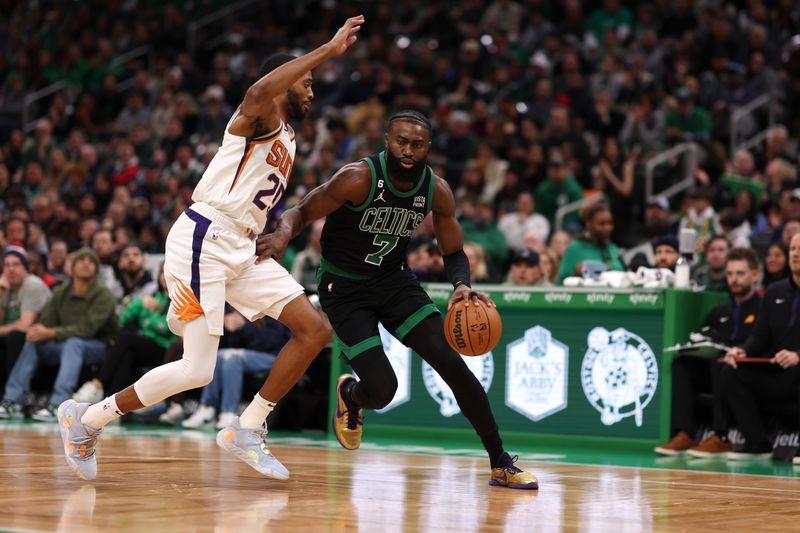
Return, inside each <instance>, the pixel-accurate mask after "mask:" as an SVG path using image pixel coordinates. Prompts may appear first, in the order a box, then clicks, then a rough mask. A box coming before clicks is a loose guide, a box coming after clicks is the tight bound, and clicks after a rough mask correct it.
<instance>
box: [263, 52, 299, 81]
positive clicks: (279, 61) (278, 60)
mask: <svg viewBox="0 0 800 533" xmlns="http://www.w3.org/2000/svg"><path fill="white" fill-rule="evenodd" d="M293 59H297V56H293V55H292V54H284V53H277V54H272V55H271V56H269V57H268V58H267V59H266V60H265V61H264V62H263V63H262V64H261V75H262V76H266V75H267V74H269V73H270V72H272V71H273V70H275V69H276V68H278V67H280V66H281V65H283V64H286V63H288V62H289V61H291V60H293Z"/></svg>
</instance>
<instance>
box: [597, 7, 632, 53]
mask: <svg viewBox="0 0 800 533" xmlns="http://www.w3.org/2000/svg"><path fill="white" fill-rule="evenodd" d="M632 25H633V13H631V11H630V10H629V9H628V8H627V7H623V6H620V2H619V0H603V7H602V9H596V10H594V11H593V12H592V14H591V15H590V16H589V23H588V27H589V31H591V32H592V34H594V37H595V38H596V39H597V40H598V42H601V43H602V42H603V38H604V37H605V33H606V30H608V29H612V30H614V31H615V32H617V35H618V36H619V37H620V38H621V39H623V38H625V37H626V36H627V35H629V34H630V31H631V26H632Z"/></svg>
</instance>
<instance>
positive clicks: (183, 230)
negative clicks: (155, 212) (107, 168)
mask: <svg viewBox="0 0 800 533" xmlns="http://www.w3.org/2000/svg"><path fill="white" fill-rule="evenodd" d="M255 250H256V246H255V236H254V235H252V234H248V232H247V230H246V229H243V228H242V227H241V226H240V225H238V224H237V223H236V222H234V221H233V220H231V219H230V218H228V217H226V216H225V215H223V214H222V213H220V212H219V211H217V210H216V209H214V208H213V207H211V206H209V205H208V204H205V203H202V202H199V203H195V204H192V206H191V207H189V208H188V209H187V210H186V211H184V212H183V213H182V214H181V216H180V217H178V220H176V221H175V224H174V225H173V226H172V228H171V229H170V230H169V235H168V236H167V243H166V254H165V261H164V276H165V277H166V280H167V287H168V288H169V297H170V299H171V300H172V303H171V305H170V310H169V316H168V321H169V328H170V330H172V332H173V333H175V334H176V335H181V334H182V333H183V326H184V324H185V323H186V322H188V321H189V320H192V319H194V318H197V317H198V316H200V315H203V314H204V315H205V316H206V321H207V322H208V332H209V333H210V334H211V335H222V332H223V326H222V324H223V318H224V315H225V302H226V301H227V302H228V303H229V304H231V305H232V306H233V307H234V308H235V309H236V310H237V311H239V312H240V313H241V314H242V315H243V316H244V317H245V318H247V319H248V320H251V321H253V320H257V319H259V318H261V317H263V316H265V315H266V316H270V317H272V318H275V319H277V318H278V317H279V316H280V314H281V311H283V308H284V306H286V304H288V303H289V302H291V301H292V300H294V299H295V298H297V297H298V296H300V295H302V294H303V287H302V286H301V285H300V284H299V283H297V282H296V281H295V280H294V278H293V277H292V276H291V274H289V273H288V272H287V271H286V269H285V268H283V267H282V266H281V265H280V264H278V263H277V262H276V261H275V260H274V259H269V260H266V261H262V262H261V263H259V264H256V263H255V259H256V255H255V253H256V252H255Z"/></svg>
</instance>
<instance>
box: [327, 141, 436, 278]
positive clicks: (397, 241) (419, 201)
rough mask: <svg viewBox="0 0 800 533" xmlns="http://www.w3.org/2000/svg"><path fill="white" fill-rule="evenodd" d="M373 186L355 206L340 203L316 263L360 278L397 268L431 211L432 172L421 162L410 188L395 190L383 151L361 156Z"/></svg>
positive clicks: (329, 224) (329, 220)
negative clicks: (418, 174)
mask: <svg viewBox="0 0 800 533" xmlns="http://www.w3.org/2000/svg"><path fill="white" fill-rule="evenodd" d="M362 161H364V162H366V163H367V165H369V168H370V171H371V172H372V187H371V188H370V192H369V194H368V195H367V198H366V199H365V200H364V201H363V202H362V203H361V204H360V205H351V204H349V203H346V204H344V205H343V206H341V207H340V208H339V209H337V210H336V211H334V212H333V213H331V214H330V215H328V217H327V218H326V220H325V226H324V227H323V229H322V238H321V244H322V260H321V261H320V268H321V269H322V270H327V271H328V272H331V273H332V274H337V275H339V276H342V277H348V278H355V279H365V278H371V277H373V276H377V275H378V274H381V273H384V272H390V271H395V270H399V269H400V268H401V267H402V265H403V262H404V261H405V255H406V247H407V246H408V241H409V240H410V239H411V234H412V233H413V232H414V230H415V229H416V227H417V226H419V225H420V223H421V222H422V220H423V219H424V218H425V215H427V214H428V211H430V210H431V204H432V202H433V184H434V179H435V178H434V174H433V171H432V170H431V168H430V167H428V166H426V167H425V168H424V170H423V171H422V178H421V179H420V180H419V181H418V182H417V184H416V185H415V186H414V188H413V189H411V190H409V191H399V190H397V189H396V188H395V187H394V185H392V182H391V181H389V178H388V174H387V172H386V152H381V153H379V154H378V155H372V156H369V157H367V158H364V159H362Z"/></svg>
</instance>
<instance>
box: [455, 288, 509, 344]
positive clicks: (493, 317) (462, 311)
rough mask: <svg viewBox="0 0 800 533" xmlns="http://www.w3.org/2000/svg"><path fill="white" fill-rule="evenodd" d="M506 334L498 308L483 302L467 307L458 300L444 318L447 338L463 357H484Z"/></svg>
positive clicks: (471, 303) (472, 303)
mask: <svg viewBox="0 0 800 533" xmlns="http://www.w3.org/2000/svg"><path fill="white" fill-rule="evenodd" d="M502 332H503V322H502V321H501V320H500V313H498V312H497V308H495V307H489V306H487V305H486V304H484V303H483V302H481V301H478V304H477V305H475V303H474V302H470V304H469V306H465V305H464V300H461V301H459V302H458V303H456V304H455V305H453V307H451V308H450V310H449V311H448V312H447V316H445V317H444V337H445V339H447V344H449V345H450V346H451V347H452V348H453V349H454V350H455V351H457V352H458V353H460V354H461V355H483V354H485V353H486V352H488V351H489V350H491V349H492V348H494V347H495V346H497V342H498V341H499V340H500V334H501V333H502Z"/></svg>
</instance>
